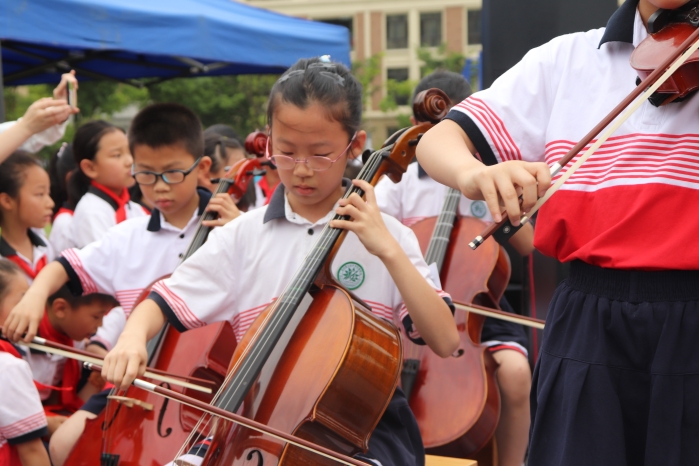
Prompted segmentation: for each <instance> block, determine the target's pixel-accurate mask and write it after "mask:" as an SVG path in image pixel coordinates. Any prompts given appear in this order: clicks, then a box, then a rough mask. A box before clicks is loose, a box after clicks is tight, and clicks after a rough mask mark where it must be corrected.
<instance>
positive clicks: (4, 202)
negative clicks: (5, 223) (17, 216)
mask: <svg viewBox="0 0 699 466" xmlns="http://www.w3.org/2000/svg"><path fill="white" fill-rule="evenodd" d="M15 204H16V201H15V199H14V198H13V197H12V196H10V195H9V194H7V193H0V208H1V209H3V210H12V209H14V207H15Z"/></svg>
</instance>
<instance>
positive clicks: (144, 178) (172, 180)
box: [131, 157, 201, 186]
mask: <svg viewBox="0 0 699 466" xmlns="http://www.w3.org/2000/svg"><path fill="white" fill-rule="evenodd" d="M199 162H201V157H199V158H198V159H197V160H196V161H195V162H194V165H192V166H191V167H189V168H188V169H187V170H165V171H164V172H161V173H156V172H151V171H142V172H134V171H133V170H134V168H135V165H134V166H132V167H131V176H133V177H134V178H135V179H136V183H138V184H142V185H145V186H150V185H152V184H155V183H157V182H158V178H161V179H162V180H163V181H164V182H165V183H167V184H178V183H182V182H183V181H184V179H185V177H186V176H187V175H189V174H190V173H192V170H194V169H195V168H196V166H197V165H199Z"/></svg>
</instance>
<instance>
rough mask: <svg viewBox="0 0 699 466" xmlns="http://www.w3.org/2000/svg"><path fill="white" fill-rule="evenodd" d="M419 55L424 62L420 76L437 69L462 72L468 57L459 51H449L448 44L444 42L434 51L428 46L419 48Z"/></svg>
mask: <svg viewBox="0 0 699 466" xmlns="http://www.w3.org/2000/svg"><path fill="white" fill-rule="evenodd" d="M417 57H418V58H419V59H420V61H421V62H422V63H423V65H422V66H421V67H420V76H422V77H424V76H427V75H428V74H430V73H432V72H433V71H436V70H447V71H453V72H455V73H461V70H463V69H464V64H465V63H466V57H465V56H464V55H463V54H462V53H459V52H449V51H447V44H442V45H440V46H439V48H438V49H437V53H436V54H435V53H433V52H432V51H431V50H430V49H428V48H419V49H417Z"/></svg>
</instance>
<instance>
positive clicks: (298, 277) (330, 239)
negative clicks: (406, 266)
mask: <svg viewBox="0 0 699 466" xmlns="http://www.w3.org/2000/svg"><path fill="white" fill-rule="evenodd" d="M389 153H390V147H388V148H384V149H381V150H379V151H377V152H374V153H373V154H372V155H371V156H370V157H369V160H368V161H367V163H366V164H365V165H364V167H363V168H362V170H361V171H360V172H359V174H358V175H357V179H360V180H364V181H367V182H370V183H372V184H375V181H376V178H378V176H377V174H378V173H379V168H380V167H381V164H382V162H383V159H384V158H385V157H387V155H388V154H389ZM353 193H357V194H359V195H360V196H363V195H364V191H362V190H361V189H359V188H357V187H356V186H352V187H350V189H348V190H347V192H346V193H345V195H344V196H343V198H347V197H349V196H350V195H351V194H353ZM348 219H349V217H348V216H342V215H335V216H334V217H333V220H348ZM343 238H344V230H341V229H337V228H331V227H330V226H329V223H328V224H327V225H325V228H323V231H322V232H321V234H320V235H319V238H318V240H317V241H316V243H315V245H314V246H313V248H312V249H311V251H310V252H309V253H308V255H307V256H306V258H305V259H304V260H303V263H302V264H301V267H299V269H298V270H297V271H296V273H295V274H294V277H293V279H292V280H291V282H290V283H289V284H288V285H287V287H286V289H285V290H284V291H283V292H282V294H281V296H279V299H277V301H276V302H275V305H274V306H275V307H274V309H273V310H272V311H271V312H270V314H269V318H268V319H267V321H266V323H265V324H264V325H263V326H262V328H261V329H260V330H259V331H258V334H257V336H256V338H255V341H254V342H253V343H251V344H250V346H249V348H248V351H247V354H246V355H245V357H242V358H241V359H240V361H239V363H238V365H237V367H235V368H234V369H233V372H232V377H231V379H230V380H229V383H228V384H227V387H226V389H225V391H224V393H223V395H222V396H221V397H219V399H218V401H217V402H216V406H217V407H219V408H223V409H225V410H227V411H230V412H237V411H238V409H239V408H240V406H241V404H242V402H243V400H244V399H245V397H246V396H247V393H248V391H249V390H250V388H252V387H253V386H254V382H255V380H256V379H257V376H258V375H259V373H260V372H261V370H262V367H263V365H264V364H265V362H266V361H267V359H268V358H269V356H270V354H271V353H272V351H273V350H274V348H275V346H276V344H277V342H278V341H279V340H280V338H281V337H282V334H283V333H284V330H285V329H286V327H287V326H288V325H289V323H290V322H291V320H292V318H293V317H294V315H295V313H296V311H297V310H298V309H299V308H300V307H302V306H303V305H304V298H305V297H306V295H307V293H308V292H309V291H310V289H311V286H313V283H314V282H315V281H316V279H317V278H318V276H319V275H320V273H321V272H322V270H323V267H324V266H325V264H326V262H328V261H331V260H332V258H333V255H334V252H335V251H336V250H337V248H338V247H339V246H340V244H341V243H342V239H343Z"/></svg>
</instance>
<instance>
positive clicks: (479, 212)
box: [471, 201, 487, 218]
mask: <svg viewBox="0 0 699 466" xmlns="http://www.w3.org/2000/svg"><path fill="white" fill-rule="evenodd" d="M486 211H487V209H486V206H485V202H483V201H473V202H472V203H471V215H473V216H474V217H476V218H483V217H484V216H485V213H486Z"/></svg>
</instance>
